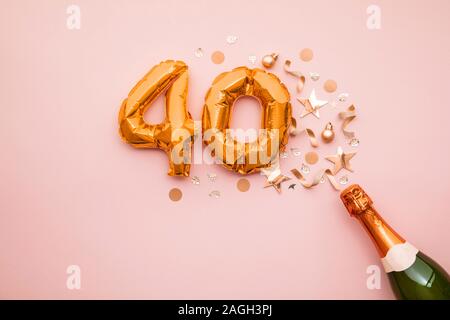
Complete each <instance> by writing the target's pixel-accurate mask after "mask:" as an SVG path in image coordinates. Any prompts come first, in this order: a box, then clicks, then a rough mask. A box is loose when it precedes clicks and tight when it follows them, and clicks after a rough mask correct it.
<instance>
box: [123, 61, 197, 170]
mask: <svg viewBox="0 0 450 320" xmlns="http://www.w3.org/2000/svg"><path fill="white" fill-rule="evenodd" d="M187 70H188V67H187V65H186V64H185V63H184V62H182V61H173V60H167V61H164V62H161V63H160V64H158V65H157V66H155V67H153V68H152V69H151V70H150V71H149V72H148V73H147V74H146V75H145V76H144V77H143V78H142V79H141V81H139V82H138V83H137V84H136V86H135V87H134V88H133V89H132V90H131V91H130V93H129V94H128V98H127V99H125V100H124V101H123V103H122V107H121V108H120V112H119V125H120V130H119V131H120V135H121V137H122V139H123V140H124V141H126V142H127V143H129V144H131V145H132V146H133V147H136V148H158V149H161V150H164V151H165V152H166V153H167V155H168V157H169V172H168V174H169V175H171V176H189V170H190V163H191V149H192V143H193V136H194V122H193V120H192V117H191V115H190V114H189V112H188V111H187V106H186V98H187V90H188V73H187ZM165 90H167V91H166V116H165V119H164V121H163V122H162V123H159V124H156V125H151V124H147V123H146V122H145V121H144V113H145V111H146V110H147V109H148V108H149V107H150V105H151V104H152V102H153V101H154V100H155V99H156V98H157V97H158V96H159V95H160V94H161V93H162V92H164V91H165Z"/></svg>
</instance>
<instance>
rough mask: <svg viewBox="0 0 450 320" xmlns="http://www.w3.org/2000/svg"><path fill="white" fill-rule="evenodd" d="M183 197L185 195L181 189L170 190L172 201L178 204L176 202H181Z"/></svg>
mask: <svg viewBox="0 0 450 320" xmlns="http://www.w3.org/2000/svg"><path fill="white" fill-rule="evenodd" d="M182 197H183V193H182V192H181V190H180V189H178V188H172V189H170V191H169V198H170V200H172V201H174V202H176V201H180V200H181V198H182Z"/></svg>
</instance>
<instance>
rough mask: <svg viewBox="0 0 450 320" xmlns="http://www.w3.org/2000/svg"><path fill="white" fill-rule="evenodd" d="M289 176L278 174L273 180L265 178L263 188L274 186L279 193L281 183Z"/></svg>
mask: <svg viewBox="0 0 450 320" xmlns="http://www.w3.org/2000/svg"><path fill="white" fill-rule="evenodd" d="M289 180H291V178H289V177H286V176H283V175H282V174H280V175H279V176H278V177H276V178H275V179H273V180H269V179H267V181H266V184H265V185H264V188H268V187H274V188H275V190H277V191H278V192H279V193H280V192H281V184H282V183H283V182H285V181H289Z"/></svg>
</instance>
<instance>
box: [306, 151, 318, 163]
mask: <svg viewBox="0 0 450 320" xmlns="http://www.w3.org/2000/svg"><path fill="white" fill-rule="evenodd" d="M305 161H306V162H307V163H308V164H315V163H317V161H319V155H318V154H317V153H316V152H314V151H311V152H308V153H307V154H305Z"/></svg>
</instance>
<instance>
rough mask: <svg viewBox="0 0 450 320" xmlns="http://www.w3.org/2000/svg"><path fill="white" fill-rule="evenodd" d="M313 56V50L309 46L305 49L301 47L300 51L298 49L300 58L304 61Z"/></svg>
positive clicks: (309, 59)
mask: <svg viewBox="0 0 450 320" xmlns="http://www.w3.org/2000/svg"><path fill="white" fill-rule="evenodd" d="M313 57H314V52H313V51H312V50H311V49H309V48H306V49H303V50H302V51H300V59H302V60H303V61H306V62H308V61H311V60H312V58H313Z"/></svg>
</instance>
